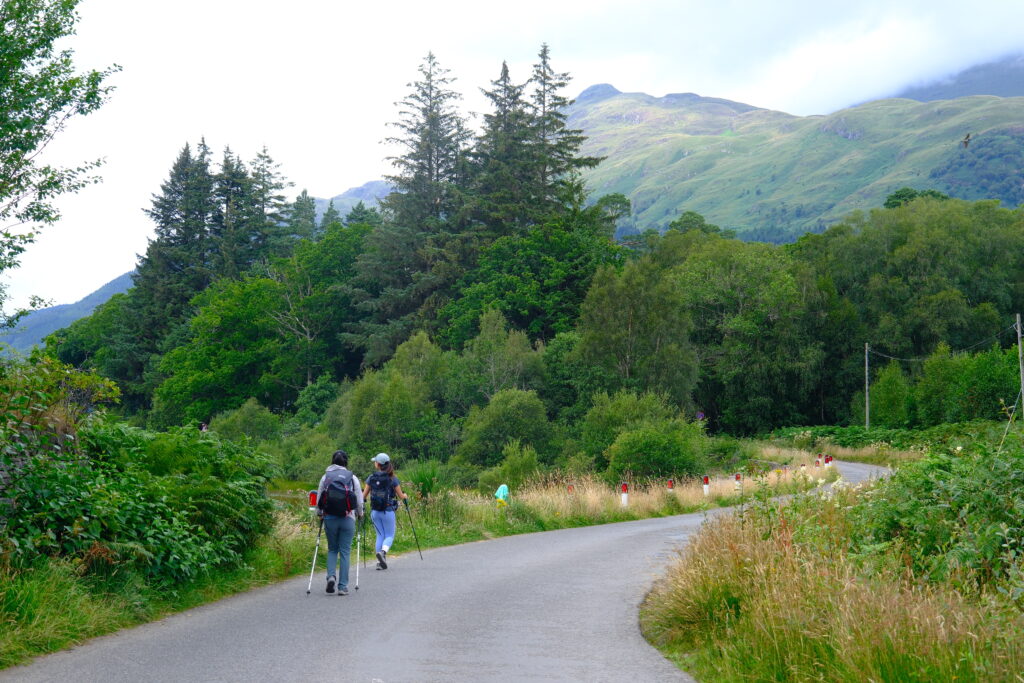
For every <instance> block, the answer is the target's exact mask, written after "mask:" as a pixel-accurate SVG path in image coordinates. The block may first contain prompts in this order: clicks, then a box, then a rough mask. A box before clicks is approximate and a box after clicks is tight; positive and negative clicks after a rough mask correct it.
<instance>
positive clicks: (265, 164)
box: [249, 147, 292, 259]
mask: <svg viewBox="0 0 1024 683" xmlns="http://www.w3.org/2000/svg"><path fill="white" fill-rule="evenodd" d="M279 167H280V164H278V163H277V162H275V161H274V160H273V159H272V158H271V157H270V154H269V153H268V152H267V148H266V147H264V148H263V149H262V150H260V152H259V154H257V155H256V157H255V158H254V159H253V160H252V161H251V162H249V169H250V170H249V183H250V194H251V204H252V207H253V209H254V211H255V212H256V215H255V216H254V220H255V221H256V222H257V225H255V226H254V229H255V233H256V234H257V247H256V254H255V256H256V257H257V258H258V259H263V258H266V257H267V256H269V255H275V256H283V255H284V254H276V253H274V249H273V247H274V245H276V244H280V243H281V242H282V235H283V234H284V233H285V231H286V230H287V221H286V218H285V213H286V211H287V209H288V203H287V201H285V195H284V190H285V189H287V188H289V187H291V186H292V183H290V182H288V181H287V180H285V178H284V176H283V175H281V173H280V171H279V170H278V168H279Z"/></svg>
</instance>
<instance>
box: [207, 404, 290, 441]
mask: <svg viewBox="0 0 1024 683" xmlns="http://www.w3.org/2000/svg"><path fill="white" fill-rule="evenodd" d="M210 429H211V430H212V431H214V432H217V433H218V434H220V435H221V436H223V437H224V438H225V439H232V440H238V439H242V438H245V437H248V438H251V439H256V440H257V441H267V440H269V439H273V438H274V437H276V436H277V434H278V432H279V431H280V430H281V419H280V418H279V417H278V416H277V415H274V414H273V413H272V412H270V411H269V410H267V409H266V408H264V407H263V406H261V405H260V402H259V401H257V400H256V399H255V398H250V399H249V400H247V401H246V402H245V403H243V404H242V405H241V406H239V407H238V408H235V409H234V410H227V411H225V412H223V413H220V414H219V415H217V416H215V417H214V418H213V419H212V420H211V421H210Z"/></svg>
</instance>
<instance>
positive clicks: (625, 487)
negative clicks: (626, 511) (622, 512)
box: [619, 482, 629, 507]
mask: <svg viewBox="0 0 1024 683" xmlns="http://www.w3.org/2000/svg"><path fill="white" fill-rule="evenodd" d="M619 488H620V489H621V490H622V507H629V484H627V483H626V482H622V484H621V486H620V487H619Z"/></svg>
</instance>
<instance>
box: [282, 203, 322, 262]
mask: <svg viewBox="0 0 1024 683" xmlns="http://www.w3.org/2000/svg"><path fill="white" fill-rule="evenodd" d="M287 216H288V217H287V220H286V225H287V226H288V229H287V230H286V231H284V234H282V235H281V236H280V238H279V239H278V240H276V243H275V244H274V245H273V251H274V253H276V254H277V255H279V256H285V255H287V254H290V253H291V250H292V247H294V246H295V242H297V241H298V240H309V239H313V238H314V237H316V235H317V232H318V230H317V223H316V200H315V199H313V198H312V197H311V196H310V195H309V192H307V191H306V190H303V191H302V192H300V193H299V196H298V197H296V198H295V201H294V202H292V204H291V206H289V207H288V212H287Z"/></svg>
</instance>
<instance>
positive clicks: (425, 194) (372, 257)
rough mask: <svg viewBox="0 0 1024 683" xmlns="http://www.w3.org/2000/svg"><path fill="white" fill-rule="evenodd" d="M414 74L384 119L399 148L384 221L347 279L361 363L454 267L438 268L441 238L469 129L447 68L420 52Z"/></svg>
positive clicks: (378, 354) (457, 194)
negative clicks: (389, 118)
mask: <svg viewBox="0 0 1024 683" xmlns="http://www.w3.org/2000/svg"><path fill="white" fill-rule="evenodd" d="M419 72H420V80H419V81H416V82H414V83H410V84H409V87H410V89H411V91H410V93H409V95H408V96H406V97H405V99H403V100H402V101H401V102H399V103H398V104H399V106H400V107H401V110H400V114H399V120H398V121H397V122H395V123H393V124H392V125H393V126H395V127H396V128H397V129H398V130H399V131H400V133H401V135H399V136H396V137H392V138H388V140H387V142H390V143H392V144H395V145H397V146H398V147H399V149H401V150H402V154H401V155H400V156H396V157H391V158H390V161H391V163H392V164H393V165H394V167H395V175H393V176H389V177H387V180H388V181H389V182H390V183H391V184H392V186H393V187H394V188H395V191H394V192H392V193H391V194H390V195H389V196H388V197H387V198H385V200H384V201H383V202H382V208H383V213H384V215H385V217H386V220H385V221H384V222H382V223H380V224H379V225H377V226H376V227H375V228H374V230H373V232H372V233H371V234H370V235H369V236H368V237H367V241H366V244H367V248H366V251H365V252H364V253H363V254H362V255H361V256H360V258H359V261H358V263H357V266H356V276H355V277H354V278H353V280H352V282H351V285H350V293H351V296H352V299H353V301H355V302H356V303H357V306H358V307H359V310H360V311H361V312H362V315H363V317H362V319H361V320H360V321H358V322H357V323H354V324H353V325H351V326H350V331H349V332H348V333H347V334H346V335H345V340H346V341H347V343H349V344H350V345H351V346H352V347H353V348H356V349H359V350H361V351H362V352H363V353H364V354H365V356H364V360H363V362H364V364H366V365H376V364H379V363H381V362H383V361H385V360H387V359H388V358H389V357H390V356H391V354H392V353H393V352H394V349H395V348H396V347H397V346H398V344H400V343H402V342H403V341H405V339H406V338H407V337H408V335H409V333H410V332H411V331H412V330H413V329H414V328H415V327H416V326H417V325H420V324H422V322H423V319H424V317H425V316H426V317H427V318H429V316H430V315H431V314H430V311H431V310H435V309H436V308H437V306H436V305H434V304H428V302H432V301H433V300H434V299H435V298H436V297H438V291H439V290H440V289H443V288H444V287H445V286H447V285H451V284H453V283H454V282H455V281H456V280H457V277H458V275H457V274H461V272H462V271H461V268H454V269H453V270H452V273H451V274H448V273H446V272H444V271H445V269H444V268H438V266H439V264H444V263H445V262H446V260H447V252H446V242H447V240H448V237H449V235H450V234H451V230H452V229H451V223H452V221H454V220H456V218H457V216H458V214H459V202H460V201H461V196H462V194H463V193H462V190H461V186H460V183H461V180H462V176H461V175H460V174H461V173H462V172H463V171H464V169H465V164H464V163H463V155H464V150H463V146H464V144H465V142H466V141H467V139H468V137H469V133H468V131H467V129H466V126H465V123H464V120H463V118H462V116H461V115H460V114H459V112H458V110H457V109H456V102H458V100H459V99H460V98H461V97H460V95H459V94H458V93H456V92H455V91H454V90H451V89H450V88H449V86H450V84H451V83H452V82H453V81H454V79H453V78H452V77H450V76H449V75H448V70H447V69H444V68H442V67H441V66H440V65H439V64H438V61H437V58H436V57H435V56H434V54H433V53H428V54H427V57H426V58H425V59H424V61H423V63H422V64H421V65H420V67H419ZM364 210H365V207H364ZM352 218H362V216H351V215H350V219H349V220H350V222H351V220H352ZM425 304H428V305H427V310H426V311H424V310H422V309H423V308H424V305H425Z"/></svg>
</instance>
